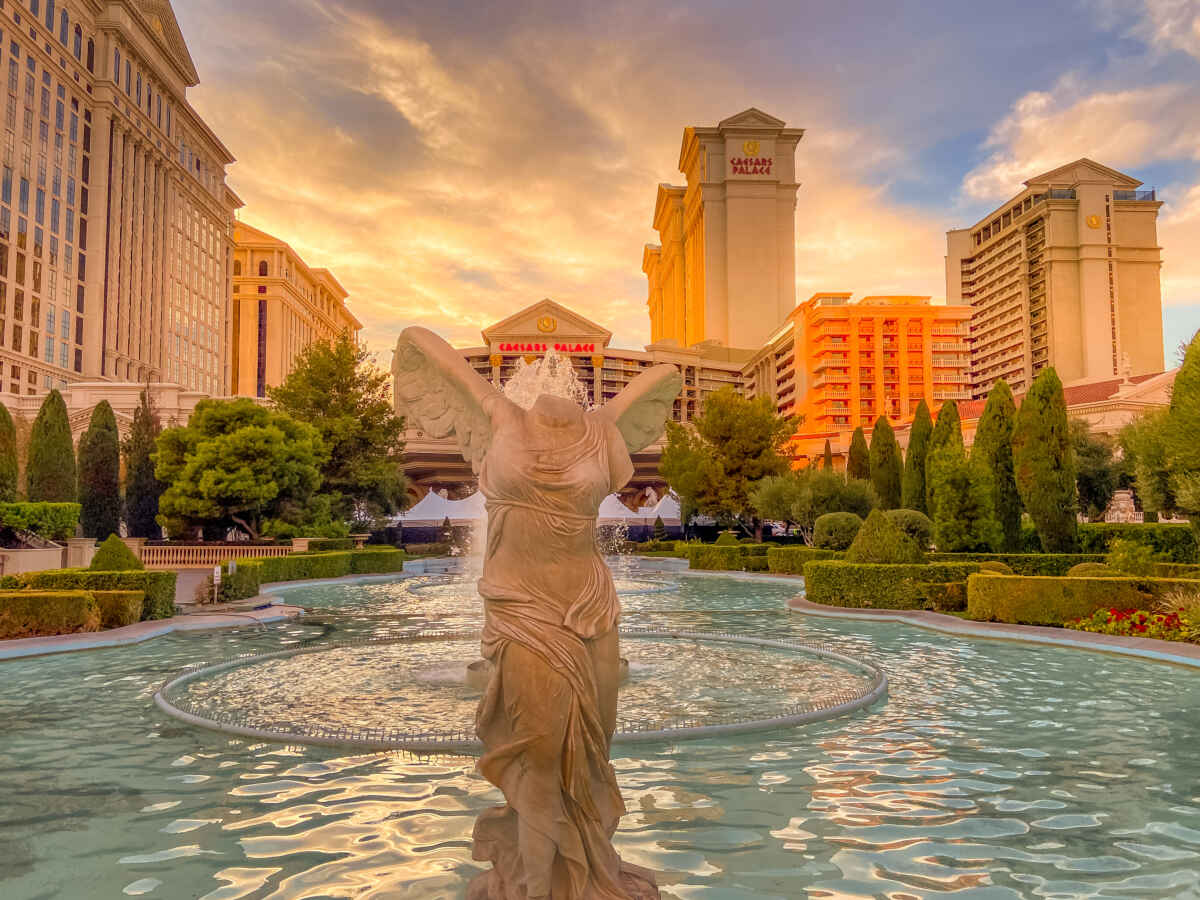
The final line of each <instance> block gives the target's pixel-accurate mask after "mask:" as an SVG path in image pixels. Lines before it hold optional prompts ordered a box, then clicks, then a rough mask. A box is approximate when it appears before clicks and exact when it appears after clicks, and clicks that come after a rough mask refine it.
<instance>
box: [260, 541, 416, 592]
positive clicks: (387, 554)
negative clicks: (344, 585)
mask: <svg viewBox="0 0 1200 900" xmlns="http://www.w3.org/2000/svg"><path fill="white" fill-rule="evenodd" d="M255 562H257V563H259V565H260V569H259V578H260V582H259V583H260V584H270V583H272V582H276V581H308V580H310V579H315V578H341V577H342V576H343V575H380V574H385V573H389V572H399V571H401V570H402V569H403V568H404V551H403V550H397V549H395V548H394V547H387V548H384V549H381V550H335V551H332V552H328V553H293V554H292V555H291V556H268V557H263V558H261V559H257V560H255ZM241 565H242V564H241V563H239V564H238V567H239V568H240V567H241Z"/></svg>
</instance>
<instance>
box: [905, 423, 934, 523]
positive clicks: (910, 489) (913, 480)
mask: <svg viewBox="0 0 1200 900" xmlns="http://www.w3.org/2000/svg"><path fill="white" fill-rule="evenodd" d="M932 431H933V420H932V419H930V418H929V407H928V406H926V405H925V401H924V400H922V401H921V402H920V403H918V404H917V412H916V415H914V416H913V423H912V428H910V429H909V432H908V453H907V454H905V457H904V483H903V486H902V490H901V492H900V493H901V497H900V500H901V502H902V503H903V504H904V508H905V509H915V510H917V511H918V512H923V513H926V514H928V507H927V506H926V503H925V458H926V457H927V456H928V455H929V436H930V433H931V432H932Z"/></svg>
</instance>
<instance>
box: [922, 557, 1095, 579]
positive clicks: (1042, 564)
mask: <svg viewBox="0 0 1200 900" xmlns="http://www.w3.org/2000/svg"><path fill="white" fill-rule="evenodd" d="M928 558H929V561H930V562H987V561H993V562H1002V563H1004V564H1005V565H1006V566H1008V567H1009V568H1010V569H1012V570H1013V571H1014V572H1015V573H1016V574H1018V575H1066V574H1067V572H1068V570H1070V568H1071V567H1072V566H1077V565H1079V564H1080V563H1085V562H1098V563H1102V562H1104V557H1103V556H1098V555H1096V554H1094V553H930V554H929V557H928Z"/></svg>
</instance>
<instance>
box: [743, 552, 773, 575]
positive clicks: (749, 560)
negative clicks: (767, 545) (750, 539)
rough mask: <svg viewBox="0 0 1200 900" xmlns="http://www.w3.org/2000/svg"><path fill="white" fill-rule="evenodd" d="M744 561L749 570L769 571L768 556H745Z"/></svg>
mask: <svg viewBox="0 0 1200 900" xmlns="http://www.w3.org/2000/svg"><path fill="white" fill-rule="evenodd" d="M742 562H743V563H744V564H745V569H746V571H747V572H766V571H769V567H768V564H767V558H766V557H765V556H744V557H742Z"/></svg>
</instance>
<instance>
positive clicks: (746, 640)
mask: <svg viewBox="0 0 1200 900" xmlns="http://www.w3.org/2000/svg"><path fill="white" fill-rule="evenodd" d="M620 633H621V637H623V638H634V639H636V638H665V639H683V640H700V641H712V642H718V643H728V644H747V645H751V646H755V647H765V648H768V649H774V650H792V651H796V652H799V653H804V654H807V655H809V656H815V657H818V658H823V659H826V660H830V661H833V662H836V663H839V664H841V665H843V666H846V667H849V668H852V669H855V670H857V671H858V672H860V673H862V674H864V675H866V676H867V681H866V684H865V685H864V686H863V687H862V689H861V690H854V691H837V692H834V693H832V694H830V695H828V697H827V698H823V701H827V702H820V703H797V704H793V705H790V706H788V707H786V708H784V709H783V710H782V711H781V712H780V714H778V715H774V716H769V717H766V718H755V719H750V718H739V717H707V718H702V719H701V718H690V719H666V720H645V721H639V722H629V721H623V722H621V723H620V726H619V727H618V730H617V732H616V734H614V735H613V743H614V744H622V745H627V744H642V743H660V742H664V741H666V742H674V741H685V740H696V739H698V738H711V737H726V736H730V735H738V734H748V733H750V732H755V731H770V730H775V729H781V728H792V727H795V726H798V725H806V724H808V723H810V722H820V721H824V720H826V719H833V718H836V717H838V716H844V715H848V714H850V713H852V712H856V711H857V710H860V709H863V708H865V707H868V706H871V705H873V704H875V703H877V702H878V701H880V700H882V699H883V698H885V697H886V696H887V676H886V675H885V674H884V673H883V671H882V670H881V669H879V668H878V667H876V666H874V665H872V664H871V663H867V662H864V661H863V660H859V659H855V658H853V657H851V656H846V655H845V654H843V653H841V652H839V651H837V650H832V649H830V648H829V647H827V646H824V645H821V644H816V643H810V642H807V641H781V640H771V639H769V638H758V637H751V636H750V635H744V634H735V633H732V632H717V631H697V630H690V629H676V628H631V629H625V628H622V629H621V632H620ZM478 638H479V632H477V631H421V632H417V633H414V634H410V635H405V636H402V637H394V638H378V639H364V640H358V641H334V642H330V643H325V644H320V645H310V646H300V647H292V648H289V649H287V650H277V651H274V652H269V653H246V654H242V655H240V656H235V657H230V658H228V659H223V660H220V661H218V662H208V663H199V664H197V665H194V666H189V667H188V668H186V669H184V670H183V671H182V672H180V673H178V674H177V675H174V676H172V677H171V678H169V679H168V680H167V681H166V682H164V683H163V685H162V687H160V688H159V689H158V691H157V692H156V693H155V694H154V702H155V704H156V705H157V706H158V707H159V709H161V710H162V711H163V712H165V713H167V714H168V715H170V716H172V717H174V718H176V719H179V720H181V721H183V722H187V723H188V724H190V725H197V726H199V727H201V728H208V729H211V730H213V731H219V732H222V733H224V734H231V735H237V736H239V737H246V738H252V739H254V740H260V741H272V742H278V743H283V744H293V745H305V746H317V747H336V748H344V749H354V750H361V751H369V752H374V751H387V750H403V751H407V752H410V753H419V754H420V753H465V754H471V755H478V754H480V753H482V752H483V744H482V743H481V742H480V741H479V740H477V739H475V738H474V737H471V736H470V735H468V734H466V733H461V732H459V733H455V732H410V731H405V730H403V729H388V728H357V729H354V728H328V727H323V726H310V725H304V724H296V725H294V726H292V727H290V728H288V729H286V730H275V729H264V728H258V727H255V726H253V725H249V724H247V722H246V720H245V718H244V717H242V716H238V715H236V714H228V715H220V716H214V715H213V714H212V713H211V712H210V711H207V710H203V709H201V708H199V707H197V706H195V705H194V704H192V703H190V702H188V701H186V700H182V699H177V698H174V697H173V694H175V693H176V692H177V691H178V690H179V689H180V688H182V687H184V686H186V685H187V684H189V683H190V682H193V681H197V680H201V679H203V678H205V677H207V676H211V675H216V674H218V673H220V672H225V671H228V670H230V669H236V668H240V667H243V666H249V665H254V664H255V663H259V662H263V661H265V660H270V659H284V658H287V657H292V656H299V655H302V654H306V653H321V652H325V651H328V650H336V649H341V648H357V647H372V646H384V645H389V644H404V643H413V642H416V641H451V640H453V641H459V640H468V639H478Z"/></svg>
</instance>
